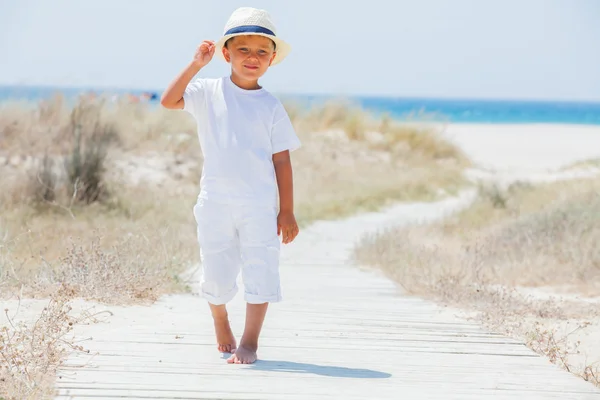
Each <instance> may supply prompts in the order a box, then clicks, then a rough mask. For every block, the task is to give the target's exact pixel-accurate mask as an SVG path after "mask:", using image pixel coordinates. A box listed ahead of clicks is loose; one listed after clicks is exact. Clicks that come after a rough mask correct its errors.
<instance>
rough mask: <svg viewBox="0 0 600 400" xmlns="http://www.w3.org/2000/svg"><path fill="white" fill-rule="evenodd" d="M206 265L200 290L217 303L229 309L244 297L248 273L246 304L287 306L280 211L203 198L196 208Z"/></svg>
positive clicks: (201, 250) (203, 259)
mask: <svg viewBox="0 0 600 400" xmlns="http://www.w3.org/2000/svg"><path fill="white" fill-rule="evenodd" d="M194 217H195V219H196V223H197V227H198V243H199V244H200V259H201V261H202V279H201V286H200V290H201V292H202V295H203V296H204V298H206V299H207V300H208V302H210V303H211V304H226V303H228V302H229V301H231V300H232V299H233V298H234V297H235V295H236V294H237V292H238V287H237V283H236V282H237V277H238V275H239V273H240V270H241V272H242V282H243V284H244V289H245V292H244V300H245V301H246V302H248V303H251V304H261V303H275V302H279V301H281V287H280V278H279V251H280V243H279V237H278V236H277V209H276V208H275V207H269V206H239V205H230V204H222V203H217V202H212V201H209V200H205V199H198V202H197V203H196V205H195V206H194Z"/></svg>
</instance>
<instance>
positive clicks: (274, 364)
mask: <svg viewBox="0 0 600 400" xmlns="http://www.w3.org/2000/svg"><path fill="white" fill-rule="evenodd" d="M456 206H457V203H452V202H449V203H446V205H445V206H444V205H443V204H442V205H438V206H433V209H432V208H431V207H432V206H431V205H430V206H414V205H412V206H411V205H407V206H405V207H404V208H403V207H402V206H401V207H399V208H394V209H392V210H390V211H388V219H385V218H383V219H382V217H381V216H380V215H376V216H373V215H371V216H369V215H366V216H361V217H354V218H350V219H348V220H346V221H336V222H320V223H318V224H315V225H314V226H313V227H311V228H309V229H307V230H305V232H303V233H302V235H300V236H299V237H298V239H297V242H295V243H294V244H293V245H292V246H289V247H284V249H283V255H282V259H283V260H284V262H283V264H282V281H283V291H284V301H283V302H282V303H280V304H273V305H271V306H270V308H269V313H268V315H267V319H266V321H265V324H264V328H263V331H264V334H263V336H262V337H261V343H260V346H261V347H260V349H259V357H260V360H259V361H258V362H257V363H256V364H253V365H250V366H240V365H228V364H227V363H226V361H225V357H224V356H223V355H221V354H219V353H218V352H217V350H216V346H215V342H214V333H213V331H212V329H213V328H212V321H211V319H210V315H209V312H208V307H207V305H206V303H205V302H204V300H202V299H201V298H200V297H199V296H197V295H192V294H190V295H173V296H166V297H164V298H162V299H160V300H159V301H158V302H157V303H156V304H154V305H152V306H151V307H140V306H137V307H133V308H127V307H106V306H101V305H98V306H97V308H98V310H103V309H109V310H110V311H111V312H112V313H113V315H112V316H111V317H109V318H107V319H106V320H105V321H104V322H100V323H97V324H93V325H89V326H84V327H78V328H77V330H76V334H77V337H78V338H79V339H82V340H83V339H88V340H85V341H83V342H82V345H83V346H84V347H86V348H88V349H90V351H91V353H90V354H89V355H87V354H73V355H72V356H71V357H70V358H69V359H68V360H67V362H66V363H65V365H64V366H63V367H62V368H61V369H60V371H59V376H58V377H57V387H58V389H59V395H58V397H57V399H60V400H66V399H71V398H73V399H80V400H85V399H89V400H91V399H155V400H157V399H161V400H164V399H188V400H190V399H261V400H265V399H266V400H269V399H278V400H286V399H288V400H292V399H293V400H296V399H334V398H336V399H337V398H343V399H350V400H352V399H373V398H376V399H399V398H406V399H415V400H419V399H432V400H435V399H445V400H446V399H461V400H469V399H487V398H494V399H514V398H519V399H520V400H534V399H536V400H537V399H562V400H567V399H577V400H600V390H598V389H597V388H595V387H593V386H592V385H591V384H590V383H587V382H584V381H583V380H581V379H579V378H577V377H575V376H573V375H571V374H569V373H567V372H565V371H563V370H561V369H560V368H558V367H557V366H555V365H552V364H551V363H549V362H548V361H547V360H546V359H544V358H541V357H539V356H537V355H536V354H535V353H533V352H532V351H531V350H529V349H528V348H526V347H525V346H524V345H523V344H522V343H519V342H518V341H516V340H513V339H510V338H506V337H504V336H502V335H500V334H498V333H494V332H488V331H486V330H485V329H483V328H482V327H481V326H479V325H478V324H476V323H475V322H473V321H467V320H463V319H460V318H458V317H456V316H454V315H453V314H452V313H451V312H449V311H448V310H446V309H444V308H441V307H439V306H437V305H435V304H433V303H431V302H428V301H425V300H423V299H419V298H415V297H408V296H404V295H402V292H401V290H399V289H398V288H397V287H396V285H394V283H392V282H390V281H389V280H388V279H386V278H385V277H383V276H382V275H381V274H379V273H377V272H376V271H371V270H368V269H364V268H359V267H357V266H353V265H351V264H350V263H349V261H348V259H349V254H350V253H349V252H350V251H351V249H352V245H353V243H354V241H355V240H356V239H357V238H358V237H359V235H360V233H361V232H364V231H365V229H363V228H365V227H368V229H370V230H373V229H375V227H376V226H377V224H382V223H386V224H390V223H392V222H393V221H394V218H396V221H398V219H400V220H401V221H406V220H407V219H410V218H411V217H410V216H411V215H413V214H414V215H421V216H422V217H427V218H433V217H435V215H436V213H438V214H439V213H440V212H441V211H440V209H442V210H443V209H444V207H446V208H448V207H450V208H451V207H456ZM428 207H429V208H428ZM436 207H437V208H436ZM419 213H420V214H419ZM370 218H371V219H370ZM390 218H391V219H390ZM390 221H392V222H390ZM329 238H334V239H335V240H329ZM327 260H329V264H328V263H327ZM313 261H314V262H313ZM241 287H242V286H241ZM244 312H245V305H244V303H243V300H242V295H241V293H240V294H239V295H238V297H236V299H235V300H234V301H233V302H232V304H231V305H230V317H231V319H232V328H233V330H234V332H235V333H236V334H237V335H238V337H239V334H240V333H241V332H242V330H243V321H244Z"/></svg>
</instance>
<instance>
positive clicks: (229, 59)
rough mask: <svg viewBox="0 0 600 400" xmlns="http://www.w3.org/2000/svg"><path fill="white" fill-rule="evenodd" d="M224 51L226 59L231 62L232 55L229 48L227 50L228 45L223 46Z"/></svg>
mask: <svg viewBox="0 0 600 400" xmlns="http://www.w3.org/2000/svg"><path fill="white" fill-rule="evenodd" d="M222 52H223V57H225V61H227V62H231V57H230V56H229V50H227V47H225V46H223V49H222Z"/></svg>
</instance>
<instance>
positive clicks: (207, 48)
mask: <svg viewBox="0 0 600 400" xmlns="http://www.w3.org/2000/svg"><path fill="white" fill-rule="evenodd" d="M214 54H215V42H213V41H212V40H205V41H203V42H202V43H201V44H200V46H198V48H197V49H196V53H195V54H194V64H195V65H196V66H198V67H201V68H202V67H204V66H205V65H207V64H208V63H209V62H210V60H212V58H213V56H214Z"/></svg>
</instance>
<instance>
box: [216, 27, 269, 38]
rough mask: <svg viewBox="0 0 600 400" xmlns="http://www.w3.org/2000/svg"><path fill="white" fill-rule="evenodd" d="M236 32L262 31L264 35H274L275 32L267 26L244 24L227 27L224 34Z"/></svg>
mask: <svg viewBox="0 0 600 400" xmlns="http://www.w3.org/2000/svg"><path fill="white" fill-rule="evenodd" d="M236 33H264V34H265V35H271V36H275V33H274V32H273V31H272V30H270V29H267V28H264V27H262V26H258V25H244V26H238V27H235V28H231V29H229V30H228V31H227V32H225V35H233V34H236Z"/></svg>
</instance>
